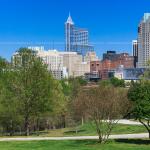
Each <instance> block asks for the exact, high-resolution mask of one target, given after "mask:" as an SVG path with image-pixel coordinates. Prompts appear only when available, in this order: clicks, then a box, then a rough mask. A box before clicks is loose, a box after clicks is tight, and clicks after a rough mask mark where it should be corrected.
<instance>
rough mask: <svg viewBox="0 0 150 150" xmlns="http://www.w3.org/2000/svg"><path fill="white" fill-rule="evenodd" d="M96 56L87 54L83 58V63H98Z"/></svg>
mask: <svg viewBox="0 0 150 150" xmlns="http://www.w3.org/2000/svg"><path fill="white" fill-rule="evenodd" d="M98 60H99V59H98V56H97V55H96V53H95V52H87V53H86V55H85V56H84V61H85V62H91V61H98Z"/></svg>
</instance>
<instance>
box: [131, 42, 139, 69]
mask: <svg viewBox="0 0 150 150" xmlns="http://www.w3.org/2000/svg"><path fill="white" fill-rule="evenodd" d="M132 55H133V57H134V68H136V67H137V63H138V41H137V40H133V41H132Z"/></svg>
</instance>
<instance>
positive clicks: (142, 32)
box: [138, 13, 150, 68]
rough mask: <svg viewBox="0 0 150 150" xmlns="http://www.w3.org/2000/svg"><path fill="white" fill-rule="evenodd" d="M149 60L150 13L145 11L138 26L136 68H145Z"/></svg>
mask: <svg viewBox="0 0 150 150" xmlns="http://www.w3.org/2000/svg"><path fill="white" fill-rule="evenodd" d="M149 60H150V13H145V14H144V17H143V19H142V20H141V22H140V24H139V26H138V68H146V67H147V63H148V61H149Z"/></svg>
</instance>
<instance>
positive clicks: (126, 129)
mask: <svg viewBox="0 0 150 150" xmlns="http://www.w3.org/2000/svg"><path fill="white" fill-rule="evenodd" d="M76 130H77V132H76ZM132 133H147V131H146V129H145V127H143V126H138V125H122V124H118V125H116V126H115V127H114V129H113V131H112V134H132ZM84 135H97V134H96V130H95V127H94V126H92V125H91V124H90V123H86V124H84V125H83V126H78V127H76V128H65V129H58V130H51V131H49V132H48V133H47V134H43V135H40V136H51V137H53V136H54V137H55V136H84Z"/></svg>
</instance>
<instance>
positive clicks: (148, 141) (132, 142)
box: [115, 139, 150, 145]
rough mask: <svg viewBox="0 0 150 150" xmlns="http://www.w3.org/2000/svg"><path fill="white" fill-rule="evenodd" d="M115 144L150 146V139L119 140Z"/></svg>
mask: <svg viewBox="0 0 150 150" xmlns="http://www.w3.org/2000/svg"><path fill="white" fill-rule="evenodd" d="M115 142H119V143H126V144H138V145H143V144H144V145H149V144H150V140H148V139H118V140H115Z"/></svg>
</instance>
